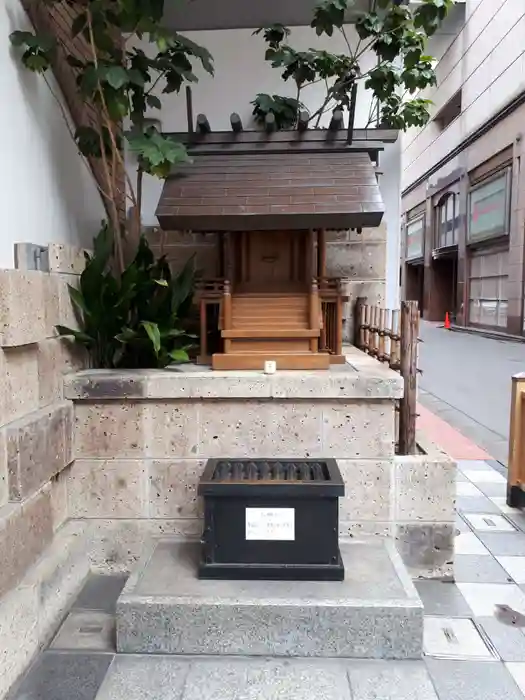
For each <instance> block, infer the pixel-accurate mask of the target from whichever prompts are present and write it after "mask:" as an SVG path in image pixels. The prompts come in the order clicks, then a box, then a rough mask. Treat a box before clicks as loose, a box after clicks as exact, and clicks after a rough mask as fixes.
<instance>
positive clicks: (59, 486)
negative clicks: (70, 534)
mask: <svg viewBox="0 0 525 700" xmlns="http://www.w3.org/2000/svg"><path fill="white" fill-rule="evenodd" d="M71 467H72V465H70V466H68V467H66V468H65V469H64V470H63V471H61V472H60V473H59V474H56V476H54V477H52V478H51V480H50V482H49V492H50V495H51V509H52V511H53V530H55V531H56V530H58V529H59V528H60V527H62V525H63V524H64V523H65V522H66V520H67V519H68V518H69V511H68V506H67V478H68V473H69V470H70V469H71Z"/></svg>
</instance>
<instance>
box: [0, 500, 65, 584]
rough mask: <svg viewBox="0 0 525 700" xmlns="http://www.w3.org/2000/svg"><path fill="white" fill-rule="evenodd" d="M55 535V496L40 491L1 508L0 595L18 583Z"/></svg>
mask: <svg viewBox="0 0 525 700" xmlns="http://www.w3.org/2000/svg"><path fill="white" fill-rule="evenodd" d="M52 536H53V517H52V511H51V498H50V496H49V494H48V493H39V494H37V495H36V496H34V497H32V498H30V499H29V500H28V501H26V502H25V503H23V504H8V505H5V506H3V507H2V508H1V509H0V562H2V566H0V595H2V594H4V593H6V592H7V591H8V590H9V589H10V588H12V587H13V586H15V585H16V584H17V583H18V582H19V581H20V580H21V578H22V577H23V576H24V574H25V572H26V570H27V569H28V567H29V566H31V564H33V562H34V561H35V560H36V559H37V558H38V557H39V556H40V554H41V553H42V552H43V551H44V549H45V547H46V546H47V545H48V544H49V543H50V542H51V538H52Z"/></svg>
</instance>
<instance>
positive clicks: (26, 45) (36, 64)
mask: <svg viewBox="0 0 525 700" xmlns="http://www.w3.org/2000/svg"><path fill="white" fill-rule="evenodd" d="M9 39H10V40H11V44H12V45H13V46H15V47H16V48H23V49H24V52H23V54H22V64H23V65H24V66H25V67H26V68H27V69H28V70H30V71H32V72H33V73H45V72H46V71H47V70H48V68H49V67H50V65H51V61H52V60H53V56H54V52H55V49H56V42H55V39H54V38H53V37H51V36H49V35H47V34H35V33H33V32H21V31H16V32H12V34H10V36H9Z"/></svg>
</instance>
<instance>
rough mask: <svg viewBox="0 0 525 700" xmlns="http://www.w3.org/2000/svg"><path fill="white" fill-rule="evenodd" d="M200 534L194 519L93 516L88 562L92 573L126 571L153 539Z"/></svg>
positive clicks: (190, 537)
mask: <svg viewBox="0 0 525 700" xmlns="http://www.w3.org/2000/svg"><path fill="white" fill-rule="evenodd" d="M74 522H76V521H74ZM82 522H85V521H82ZM201 535H202V522H201V521H200V520H196V519H194V518H185V519H180V518H178V519H158V520H155V519H150V520H144V519H141V520H115V519H101V518H97V519H93V520H91V521H90V522H89V542H88V554H89V561H90V565H91V568H92V571H93V572H96V573H100V574H120V573H129V572H130V571H133V570H134V568H135V567H136V565H137V561H138V560H139V559H140V558H141V557H142V556H144V554H145V553H146V552H147V551H149V549H150V547H151V543H152V541H153V540H154V539H155V538H159V537H172V536H174V537H180V538H182V539H187V538H189V539H192V540H197V539H200V537H201Z"/></svg>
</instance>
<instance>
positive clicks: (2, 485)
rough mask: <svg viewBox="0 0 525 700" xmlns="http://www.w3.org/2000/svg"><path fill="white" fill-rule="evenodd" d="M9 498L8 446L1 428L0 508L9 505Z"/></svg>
mask: <svg viewBox="0 0 525 700" xmlns="http://www.w3.org/2000/svg"><path fill="white" fill-rule="evenodd" d="M8 497H9V489H8V486H7V444H6V439H5V431H4V430H2V428H0V508H1V507H2V506H4V505H5V504H6V503H7V500H8Z"/></svg>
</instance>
